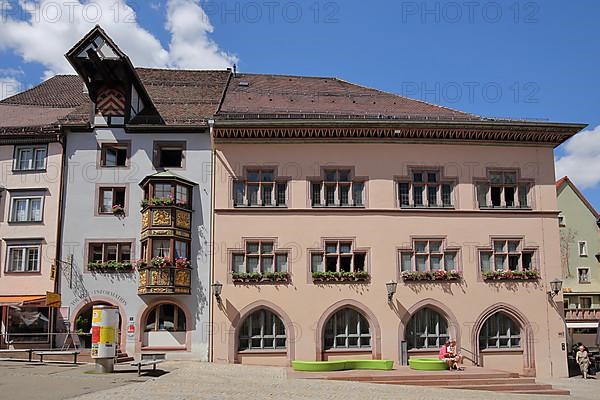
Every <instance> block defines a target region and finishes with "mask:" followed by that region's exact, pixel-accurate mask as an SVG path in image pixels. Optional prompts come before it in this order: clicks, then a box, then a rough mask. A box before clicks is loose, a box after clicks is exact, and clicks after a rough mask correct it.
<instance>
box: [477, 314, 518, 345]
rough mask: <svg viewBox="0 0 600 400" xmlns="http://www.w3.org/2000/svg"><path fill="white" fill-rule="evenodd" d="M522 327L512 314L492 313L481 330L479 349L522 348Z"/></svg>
mask: <svg viewBox="0 0 600 400" xmlns="http://www.w3.org/2000/svg"><path fill="white" fill-rule="evenodd" d="M520 348H521V328H520V326H519V324H518V323H516V322H515V321H514V320H513V319H512V318H511V317H510V316H508V315H507V314H505V313H503V312H501V311H499V312H496V313H495V314H492V315H491V316H490V317H489V318H488V319H487V320H486V321H485V323H484V324H483V327H482V328H481V331H479V349H481V350H483V349H520Z"/></svg>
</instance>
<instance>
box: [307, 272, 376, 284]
mask: <svg viewBox="0 0 600 400" xmlns="http://www.w3.org/2000/svg"><path fill="white" fill-rule="evenodd" d="M312 278H313V282H315V283H333V282H367V281H368V280H369V279H370V278H371V276H370V275H369V273H368V272H366V271H357V272H313V273H312Z"/></svg>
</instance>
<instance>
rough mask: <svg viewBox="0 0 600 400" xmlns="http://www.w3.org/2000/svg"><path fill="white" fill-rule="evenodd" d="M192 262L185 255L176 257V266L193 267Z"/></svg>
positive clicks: (181, 267)
mask: <svg viewBox="0 0 600 400" xmlns="http://www.w3.org/2000/svg"><path fill="white" fill-rule="evenodd" d="M191 266H192V263H191V262H190V261H189V260H188V259H187V258H185V257H179V258H177V259H175V268H180V269H183V268H191Z"/></svg>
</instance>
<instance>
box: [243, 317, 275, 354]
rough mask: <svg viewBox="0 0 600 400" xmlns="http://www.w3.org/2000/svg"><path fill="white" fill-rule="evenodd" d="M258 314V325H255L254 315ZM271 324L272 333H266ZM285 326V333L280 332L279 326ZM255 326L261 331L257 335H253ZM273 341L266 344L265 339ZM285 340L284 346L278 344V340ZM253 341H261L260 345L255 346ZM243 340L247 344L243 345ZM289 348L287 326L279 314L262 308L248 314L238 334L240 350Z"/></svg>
mask: <svg viewBox="0 0 600 400" xmlns="http://www.w3.org/2000/svg"><path fill="white" fill-rule="evenodd" d="M255 315H258V326H254V321H253V319H252V318H253V317H254V316H255ZM269 326H270V331H271V333H270V334H269V333H266V331H267V330H268V329H267V328H268V327H269ZM278 327H282V328H283V334H281V333H278V332H281V331H278V330H277V328H278ZM255 328H259V333H258V334H257V335H253V334H252V332H254V331H255ZM271 340H272V341H273V342H272V344H271V346H268V345H265V341H271ZM282 340H283V342H284V344H283V346H281V345H278V344H277V343H278V341H279V342H281V341H282ZM253 341H260V344H259V345H258V346H254V344H253V343H252V342H253ZM242 342H246V343H247V346H243V345H242ZM286 348H287V335H286V326H285V324H284V323H283V320H282V319H281V318H279V316H278V315H277V314H275V313H273V312H271V311H269V310H267V309H264V308H262V309H260V310H256V311H254V312H253V313H252V314H250V315H248V316H247V317H246V319H245V320H244V322H243V323H242V325H241V328H240V332H239V335H238V351H239V352H244V351H252V350H255V351H256V350H269V351H279V350H285V349H286Z"/></svg>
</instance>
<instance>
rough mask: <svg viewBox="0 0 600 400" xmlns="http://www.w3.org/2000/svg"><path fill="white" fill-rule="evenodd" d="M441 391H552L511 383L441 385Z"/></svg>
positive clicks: (535, 384)
mask: <svg viewBox="0 0 600 400" xmlns="http://www.w3.org/2000/svg"><path fill="white" fill-rule="evenodd" d="M438 387H439V388H442V389H465V390H488V391H491V392H514V391H515V390H547V389H552V385H545V384H537V383H511V382H506V383H504V384H499V383H497V384H490V385H488V384H485V383H481V384H478V385H441V386H438Z"/></svg>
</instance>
